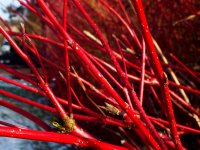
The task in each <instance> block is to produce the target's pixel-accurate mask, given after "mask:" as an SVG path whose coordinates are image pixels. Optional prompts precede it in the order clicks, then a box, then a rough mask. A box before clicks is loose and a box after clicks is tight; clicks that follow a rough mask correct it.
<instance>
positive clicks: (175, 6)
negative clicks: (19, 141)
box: [0, 0, 200, 150]
mask: <svg viewBox="0 0 200 150" xmlns="http://www.w3.org/2000/svg"><path fill="white" fill-rule="evenodd" d="M19 2H20V3H21V4H22V5H23V6H24V7H26V8H27V9H28V10H29V12H30V14H31V15H32V16H34V17H35V18H37V19H35V20H38V18H40V22H37V29H38V27H40V30H36V29H35V28H34V25H33V24H32V23H31V21H34V20H31V21H30V20H28V19H27V18H26V19H25V21H24V24H25V26H24V24H21V32H17V33H16V32H13V31H12V30H11V29H10V28H9V27H8V26H7V28H6V22H4V24H5V27H4V28H3V27H0V31H1V33H2V34H3V36H4V37H5V38H6V39H7V40H8V41H9V43H10V44H11V45H12V47H13V48H14V49H15V51H16V52H17V53H18V54H19V56H20V57H21V58H22V59H23V60H24V62H25V63H26V64H27V65H28V66H29V68H30V70H31V74H25V73H23V72H19V71H17V70H15V69H13V68H10V67H9V66H6V65H3V64H0V67H1V69H3V70H5V71H7V72H8V73H10V74H12V75H14V76H16V77H18V78H20V79H24V80H26V81H27V82H29V83H31V84H32V86H28V85H24V84H22V83H20V82H17V81H15V80H13V79H8V78H5V77H3V76H1V77H0V80H2V81H4V82H7V83H8V84H14V85H17V86H19V87H21V88H23V89H25V90H28V91H31V92H33V93H37V94H38V95H41V96H44V97H47V98H48V100H49V101H50V102H51V105H50V106H49V105H45V104H42V103H38V102H35V101H32V100H30V99H27V98H25V97H20V96H18V95H15V94H12V93H10V92H8V91H5V90H0V94H2V95H4V96H7V97H10V98H12V99H15V100H17V101H19V102H22V103H26V104H29V105H31V106H32V107H37V108H38V111H40V110H45V111H47V112H48V113H49V116H52V118H53V117H54V116H56V117H57V119H59V120H61V123H62V127H60V128H59V129H57V128H55V127H53V126H52V125H51V122H48V123H45V122H44V121H43V119H42V118H38V117H37V116H36V115H35V114H31V113H30V112H28V111H27V110H24V108H20V107H18V106H16V105H14V104H12V103H11V102H7V101H6V100H0V105H2V106H4V107H7V108H9V109H11V110H13V111H15V112H17V113H19V115H23V116H25V117H27V118H28V119H30V120H31V121H33V122H35V123H36V124H38V126H40V127H41V128H42V129H41V131H36V130H31V129H28V128H26V129H24V128H21V127H19V126H15V125H13V124H9V123H7V122H6V120H3V121H1V122H0V124H1V126H0V135H1V136H7V137H15V138H23V139H33V140H41V141H51V142H58V143H65V144H75V145H76V146H78V147H80V148H84V147H90V148H93V149H119V150H122V149H123V150H125V149H137V150H139V149H143V148H144V147H146V148H147V149H163V150H164V149H178V150H181V149H190V148H192V149H195V148H197V147H198V142H199V141H198V139H197V137H198V136H199V133H200V130H199V126H200V122H199V116H200V113H199V105H198V104H199V103H198V98H199V94H200V90H198V86H199V81H200V79H199V72H198V71H194V70H193V69H192V68H189V67H187V66H186V65H185V64H184V62H182V61H181V60H180V59H179V58H178V57H176V52H177V51H178V52H179V53H183V54H187V52H186V51H187V49H186V48H187V47H186V46H185V45H187V46H188V47H190V45H191V47H193V48H195V49H197V50H198V45H195V44H196V43H192V42H193V40H196V39H194V37H193V34H189V36H187V37H185V36H184V33H188V32H190V31H191V30H192V29H193V30H195V31H196V30H197V29H196V28H195V26H194V24H195V23H196V22H195V21H197V20H196V17H198V11H197V6H196V4H195V3H193V2H192V1H190V0H187V2H185V3H182V1H180V2H179V1H177V2H174V1H170V2H169V1H158V0H157V1H144V4H145V8H146V9H145V10H147V12H148V13H146V14H147V18H148V19H149V20H148V21H149V22H150V27H151V28H150V29H151V30H149V27H148V24H147V20H146V15H145V13H144V9H143V6H142V2H141V0H128V1H123V0H117V1H113V0H112V1H106V0H96V1H94V0H89V1H88V0H72V1H68V0H63V1H59V0H56V1H54V0H46V1H43V0H36V1H32V2H30V1H28V0H25V1H22V0H19ZM171 10H176V11H171ZM183 14H184V15H183ZM190 15H194V16H193V18H192V19H184V18H187V17H188V16H190ZM34 17H33V18H34ZM163 18H164V19H163ZM171 20H173V21H174V22H171V23H172V24H170V23H169V22H170V21H171ZM181 24H184V25H185V24H186V25H185V26H186V27H187V28H185V26H184V25H183V27H182V28H181V31H178V29H179V28H177V27H176V26H181ZM26 28H28V30H30V31H31V30H32V32H31V33H27V32H26ZM188 30H189V31H188ZM150 31H152V33H153V34H152V35H153V36H154V35H155V38H154V37H153V36H151V32H150ZM195 31H194V33H195ZM196 33H197V32H196ZM14 39H15V40H14ZM156 40H158V41H156ZM180 41H184V43H182V42H180ZM179 42H180V43H179ZM16 43H20V45H21V46H20V47H19V44H16ZM182 44H183V45H182ZM159 45H161V46H159ZM195 49H194V51H195ZM30 53H32V54H34V55H35V57H36V58H37V62H34V61H33V60H32V58H31V57H30V55H29V54H30ZM185 57H186V58H188V60H190V56H189V55H185V56H184V58H185ZM172 62H173V63H172ZM36 63H37V64H39V67H38V66H36ZM52 82H53V86H51V85H52ZM61 129H62V131H59V130H61ZM188 137H189V138H191V139H192V141H188Z"/></svg>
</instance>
